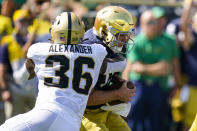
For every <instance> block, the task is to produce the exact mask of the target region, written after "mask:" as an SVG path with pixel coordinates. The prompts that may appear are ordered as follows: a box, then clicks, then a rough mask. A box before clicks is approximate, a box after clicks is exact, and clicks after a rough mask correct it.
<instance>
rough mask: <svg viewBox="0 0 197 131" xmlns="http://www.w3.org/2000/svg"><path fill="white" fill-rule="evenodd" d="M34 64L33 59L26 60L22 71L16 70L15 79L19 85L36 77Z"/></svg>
mask: <svg viewBox="0 0 197 131" xmlns="http://www.w3.org/2000/svg"><path fill="white" fill-rule="evenodd" d="M34 66H35V65H34V63H33V61H32V60H31V59H26V62H25V63H24V65H23V66H22V67H21V68H20V69H14V73H13V77H14V80H15V82H16V83H17V84H19V85H20V84H23V83H24V81H26V80H29V79H32V78H33V77H34V76H35V72H34Z"/></svg>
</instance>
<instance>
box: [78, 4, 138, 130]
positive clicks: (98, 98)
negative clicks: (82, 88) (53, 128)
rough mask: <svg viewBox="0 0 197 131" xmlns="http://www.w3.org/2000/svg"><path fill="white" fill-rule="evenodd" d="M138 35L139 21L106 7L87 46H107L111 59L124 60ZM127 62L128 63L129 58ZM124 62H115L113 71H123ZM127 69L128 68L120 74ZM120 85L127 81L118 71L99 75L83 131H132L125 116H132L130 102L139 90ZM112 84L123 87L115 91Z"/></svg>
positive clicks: (89, 34)
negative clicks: (127, 48)
mask: <svg viewBox="0 0 197 131" xmlns="http://www.w3.org/2000/svg"><path fill="white" fill-rule="evenodd" d="M134 34H135V21H134V18H133V16H132V14H131V13H130V12H128V10H126V9H124V8H122V7H120V6H106V7H104V8H103V9H101V10H100V11H98V13H97V15H96V20H95V23H94V27H92V28H91V29H89V30H88V31H87V32H86V33H85V35H84V38H83V43H84V44H93V43H97V44H101V45H103V46H104V47H105V48H106V50H107V52H108V55H107V58H114V57H116V56H121V57H123V56H122V55H123V54H124V53H125V52H126V51H125V48H126V47H127V46H128V43H127V42H128V41H129V40H130V39H131V37H132V36H134ZM124 62H125V64H126V61H125V58H124ZM121 63H122V61H121V62H113V63H111V68H112V69H113V68H117V69H120V65H121ZM123 70H124V68H123V69H120V70H119V72H122V71H123ZM118 82H123V83H126V82H127V81H125V80H123V79H122V78H121V77H120V75H119V73H118V72H113V73H106V74H104V75H102V74H100V75H99V79H98V81H97V84H96V85H95V87H94V90H93V91H92V92H91V94H90V96H89V98H88V103H87V107H86V110H85V113H84V115H83V119H82V126H81V129H80V131H130V130H131V129H130V128H129V126H128V125H127V123H126V121H125V120H124V119H123V118H122V117H127V115H128V113H129V110H130V103H129V104H127V102H128V101H130V100H131V97H132V96H134V95H135V88H134V89H128V86H125V85H124V84H123V85H121V84H120V83H118ZM112 83H117V84H118V85H117V86H118V87H119V88H117V89H113V84H112ZM118 101H119V102H118ZM120 101H122V102H120ZM111 102H114V104H112V103H111ZM116 102H117V103H116ZM124 102H125V103H124Z"/></svg>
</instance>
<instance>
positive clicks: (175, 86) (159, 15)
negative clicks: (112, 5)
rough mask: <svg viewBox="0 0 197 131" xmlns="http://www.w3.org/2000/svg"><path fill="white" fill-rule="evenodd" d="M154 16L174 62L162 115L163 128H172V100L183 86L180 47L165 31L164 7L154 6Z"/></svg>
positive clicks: (165, 92) (165, 93)
mask: <svg viewBox="0 0 197 131" xmlns="http://www.w3.org/2000/svg"><path fill="white" fill-rule="evenodd" d="M151 10H152V12H153V14H154V17H155V18H156V19H157V21H158V37H160V40H162V41H163V42H164V43H166V52H168V61H169V63H170V64H172V72H171V73H170V74H169V75H168V76H166V78H165V80H164V83H165V84H166V88H165V90H164V97H165V104H164V105H163V108H162V109H163V113H162V114H163V117H162V121H163V122H162V125H163V126H162V130H163V131H166V130H170V128H171V129H172V125H173V121H172V115H171V106H170V101H171V99H172V97H173V96H174V95H175V92H176V91H177V90H180V88H181V73H180V63H179V54H180V52H179V48H178V45H177V43H176V37H173V36H171V35H169V34H167V33H166V32H165V27H166V22H167V19H166V14H165V10H164V8H162V7H154V8H152V9H151Z"/></svg>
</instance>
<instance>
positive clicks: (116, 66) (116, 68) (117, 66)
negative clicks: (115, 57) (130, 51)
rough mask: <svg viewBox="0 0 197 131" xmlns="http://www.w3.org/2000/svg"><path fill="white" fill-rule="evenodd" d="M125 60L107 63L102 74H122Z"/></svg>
mask: <svg viewBox="0 0 197 131" xmlns="http://www.w3.org/2000/svg"><path fill="white" fill-rule="evenodd" d="M126 64H127V62H126V59H125V60H124V61H118V62H107V69H106V71H105V73H104V74H109V73H114V72H123V71H124V69H125V68H126Z"/></svg>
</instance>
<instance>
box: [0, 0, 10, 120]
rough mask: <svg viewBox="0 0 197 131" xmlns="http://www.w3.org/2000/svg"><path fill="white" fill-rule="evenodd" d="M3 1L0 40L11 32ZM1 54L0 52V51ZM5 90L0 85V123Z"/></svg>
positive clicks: (2, 118)
mask: <svg viewBox="0 0 197 131" xmlns="http://www.w3.org/2000/svg"><path fill="white" fill-rule="evenodd" d="M9 2H10V1H7V4H9ZM7 4H6V2H5V1H2V5H1V14H0V41H1V38H2V37H4V36H5V35H10V34H11V33H12V29H13V28H12V20H11V18H10V17H9V15H10V14H9V13H7V12H5V6H7ZM6 8H7V7H6ZM0 50H1V44H0ZM0 54H1V53H0ZM4 91H5V90H4V89H3V88H2V87H0V123H2V122H3V121H5V110H4V109H5V106H4V102H3V100H2V93H3V92H4Z"/></svg>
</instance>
